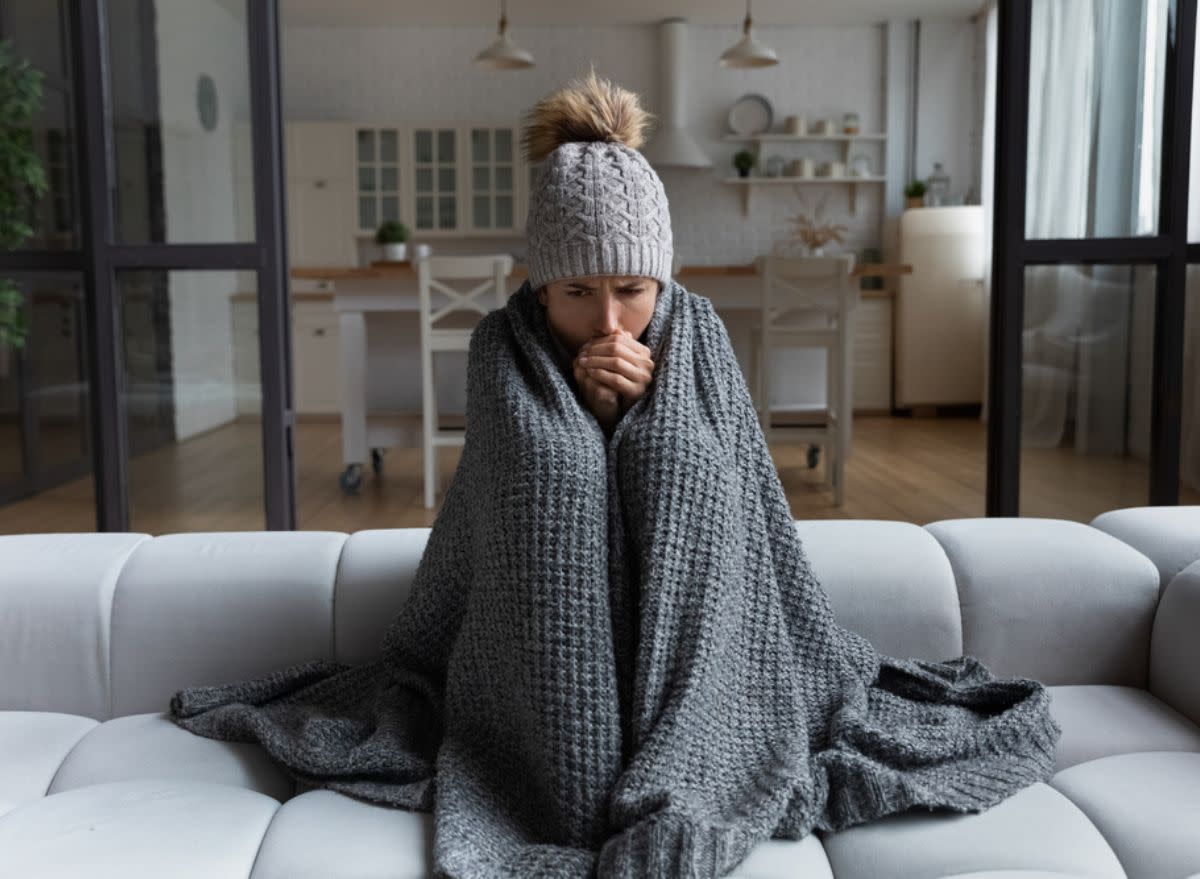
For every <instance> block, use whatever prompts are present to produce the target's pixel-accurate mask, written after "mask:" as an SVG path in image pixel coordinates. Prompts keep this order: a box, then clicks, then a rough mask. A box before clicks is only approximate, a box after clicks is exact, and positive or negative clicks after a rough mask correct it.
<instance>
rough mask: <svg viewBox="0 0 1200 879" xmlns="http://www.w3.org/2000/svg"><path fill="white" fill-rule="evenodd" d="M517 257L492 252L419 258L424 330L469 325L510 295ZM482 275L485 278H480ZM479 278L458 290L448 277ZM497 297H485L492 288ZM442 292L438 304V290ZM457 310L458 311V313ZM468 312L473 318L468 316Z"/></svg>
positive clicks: (454, 278) (465, 326)
mask: <svg viewBox="0 0 1200 879" xmlns="http://www.w3.org/2000/svg"><path fill="white" fill-rule="evenodd" d="M512 269H513V258H512V257H511V256H509V255H508V254H503V253H489V254H478V255H474V256H423V257H421V258H419V259H418V260H417V286H418V287H419V292H420V299H421V332H422V333H425V332H427V331H429V330H440V329H459V330H461V329H465V328H467V327H470V326H472V325H473V324H475V323H478V321H479V318H480V317H482V316H483V315H485V314H487V313H488V312H489V311H492V310H494V309H497V308H503V307H504V304H505V302H506V301H507V299H508V276H509V275H511V274H512ZM480 279H482V280H480ZM447 280H449V281H461V280H479V283H477V284H476V285H475V286H473V287H472V288H471V289H469V290H465V291H463V290H458V289H455V288H454V287H452V286H450V285H449V284H446V283H444V281H447ZM489 289H490V290H491V291H492V295H493V297H494V298H493V299H492V300H491V301H490V302H489V301H487V300H486V299H484V296H485V294H487V292H488V290H489ZM435 290H436V291H437V292H438V293H440V294H441V299H442V300H444V302H440V303H439V304H438V306H437V307H435V306H434V302H433V300H434V296H433V293H434V291H435ZM456 312H457V314H456ZM464 313H465V314H466V316H467V317H469V318H472V319H470V320H464V319H463V318H464Z"/></svg>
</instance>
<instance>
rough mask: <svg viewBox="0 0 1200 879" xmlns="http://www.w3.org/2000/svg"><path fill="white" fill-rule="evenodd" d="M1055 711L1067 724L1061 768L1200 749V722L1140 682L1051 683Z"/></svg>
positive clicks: (1060, 750) (1061, 723) (1060, 752)
mask: <svg viewBox="0 0 1200 879" xmlns="http://www.w3.org/2000/svg"><path fill="white" fill-rule="evenodd" d="M1049 690H1050V713H1051V714H1052V715H1054V719H1055V720H1057V721H1058V723H1059V726H1061V727H1062V731H1063V732H1062V738H1061V739H1059V742H1058V749H1057V751H1056V752H1055V758H1054V762H1055V769H1056V770H1062V769H1066V768H1068V767H1070V766H1074V765H1075V764H1076V763H1085V762H1087V761H1088V760H1096V759H1098V758H1100V757H1109V756H1112V755H1113V754H1131V753H1134V752H1136V751H1196V752H1200V727H1197V726H1196V725H1195V724H1194V723H1192V722H1191V721H1190V720H1188V719H1187V718H1186V717H1184V716H1183V715H1182V714H1180V713H1179V712H1178V711H1176V710H1175V709H1174V708H1172V707H1171V706H1169V705H1167V704H1166V703H1165V702H1163V701H1161V700H1160V699H1158V698H1156V697H1155V696H1153V695H1152V694H1150V693H1148V692H1146V691H1145V690H1142V689H1138V688H1136V687H1113V686H1108V685H1106V684H1085V685H1077V686H1071V685H1063V686H1057V687H1050V688H1049Z"/></svg>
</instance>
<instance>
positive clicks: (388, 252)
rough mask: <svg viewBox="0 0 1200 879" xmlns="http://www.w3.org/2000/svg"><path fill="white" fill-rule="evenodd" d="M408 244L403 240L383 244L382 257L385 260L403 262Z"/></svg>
mask: <svg viewBox="0 0 1200 879" xmlns="http://www.w3.org/2000/svg"><path fill="white" fill-rule="evenodd" d="M407 252H408V245H407V244H405V243H404V242H403V241H401V242H398V243H394V244H385V245H383V258H384V259H385V260H386V261H387V262H404V260H405V259H406V258H407V256H406V254H407Z"/></svg>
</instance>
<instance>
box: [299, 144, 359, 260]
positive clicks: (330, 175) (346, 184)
mask: <svg viewBox="0 0 1200 879" xmlns="http://www.w3.org/2000/svg"><path fill="white" fill-rule="evenodd" d="M353 131H354V130H353V127H352V126H350V125H348V124H346V123H344V122H289V123H288V124H287V128H286V132H287V133H286V144H287V212H288V258H289V260H290V261H291V264H292V265H294V266H329V267H332V266H353V265H355V264H356V263H357V262H358V259H357V251H356V249H355V243H354V226H353V218H352V217H351V215H350V211H351V207H352V205H353V202H354V184H353V180H352V177H351V174H352V171H353V161H354V156H353V152H352V147H353V143H352V137H353Z"/></svg>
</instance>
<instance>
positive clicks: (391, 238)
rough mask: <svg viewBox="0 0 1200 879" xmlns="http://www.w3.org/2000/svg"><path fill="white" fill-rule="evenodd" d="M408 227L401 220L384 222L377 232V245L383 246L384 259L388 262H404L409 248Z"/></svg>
mask: <svg viewBox="0 0 1200 879" xmlns="http://www.w3.org/2000/svg"><path fill="white" fill-rule="evenodd" d="M407 240H408V227H407V226H405V225H404V224H403V223H401V222H400V221H399V220H384V221H383V222H382V223H380V224H379V228H378V229H377V230H376V232H375V243H376V244H382V245H383V258H384V259H385V260H386V261H387V262H403V261H404V259H405V254H406V251H407V250H408V246H407V245H406V244H405V243H404V242H405V241H407Z"/></svg>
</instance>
